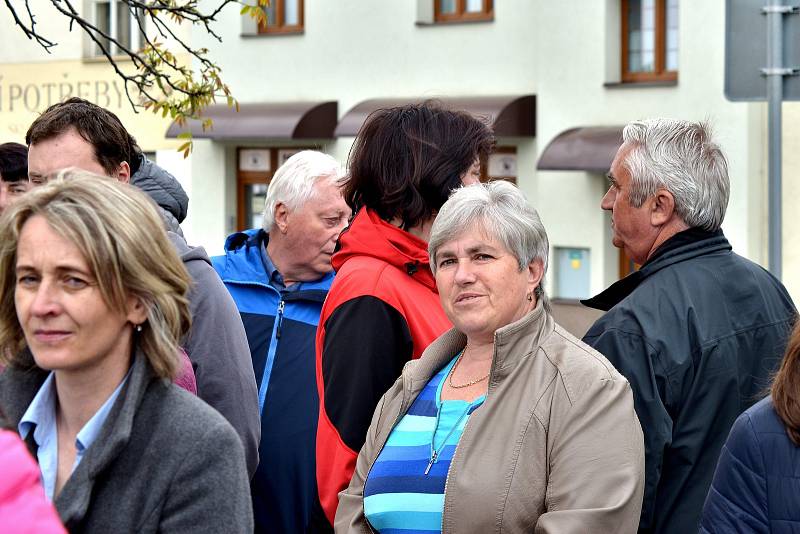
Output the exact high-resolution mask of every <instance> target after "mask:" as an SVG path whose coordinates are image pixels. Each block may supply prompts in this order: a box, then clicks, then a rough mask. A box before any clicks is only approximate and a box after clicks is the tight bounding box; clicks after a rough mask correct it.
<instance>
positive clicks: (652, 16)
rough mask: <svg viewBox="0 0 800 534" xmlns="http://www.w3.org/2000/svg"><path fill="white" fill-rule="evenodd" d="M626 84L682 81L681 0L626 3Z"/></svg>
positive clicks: (624, 55)
mask: <svg viewBox="0 0 800 534" xmlns="http://www.w3.org/2000/svg"><path fill="white" fill-rule="evenodd" d="M621 48H622V81H623V82H648V81H673V80H677V79H678V0H622V47H621Z"/></svg>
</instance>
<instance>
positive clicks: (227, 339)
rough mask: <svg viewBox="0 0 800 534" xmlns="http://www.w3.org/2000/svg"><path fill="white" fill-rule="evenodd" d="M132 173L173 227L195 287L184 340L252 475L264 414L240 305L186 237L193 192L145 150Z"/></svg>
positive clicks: (201, 392) (205, 393) (200, 389)
mask: <svg viewBox="0 0 800 534" xmlns="http://www.w3.org/2000/svg"><path fill="white" fill-rule="evenodd" d="M138 163H139V166H138V168H137V169H136V172H134V173H133V175H132V176H131V185H134V186H136V187H138V188H139V189H141V190H142V191H144V192H145V193H147V195H148V196H150V198H152V199H153V200H154V201H155V202H156V204H158V206H159V207H160V208H161V216H162V218H163V219H164V224H165V226H166V227H167V229H168V232H167V236H168V237H169V238H170V240H171V241H172V244H173V245H175V248H176V249H177V251H178V255H179V256H180V257H181V259H182V260H183V264H184V266H185V267H186V270H188V271H189V274H190V275H191V277H192V280H193V282H194V287H193V289H192V291H191V293H190V294H189V305H190V306H191V311H192V330H191V332H190V334H189V337H188V338H187V339H185V340H184V341H183V348H184V349H186V352H187V354H188V355H189V359H190V360H191V361H192V366H193V367H194V372H195V377H196V379H197V395H198V396H199V397H200V398H201V399H203V400H204V401H206V402H207V403H208V404H210V405H211V407H212V408H215V409H216V410H217V411H218V412H219V413H221V414H222V415H223V416H224V417H225V418H226V419H227V420H228V422H229V423H230V424H231V425H233V428H234V429H235V430H236V432H237V433H238V434H239V438H241V440H242V444H243V445H244V451H245V459H246V460H247V472H248V473H249V474H250V476H251V477H252V476H253V474H254V473H255V472H256V467H257V466H258V443H259V441H260V439H261V420H260V417H259V413H258V389H257V388H256V379H255V375H254V374H253V364H252V363H251V362H250V347H249V345H248V344H247V335H246V334H245V331H244V326H242V321H241V319H240V317H239V311H238V310H237V309H236V305H235V304H234V303H233V299H232V298H231V296H230V294H229V293H228V291H227V290H226V289H225V286H224V285H223V284H222V281H221V280H220V279H219V276H217V273H216V272H215V271H214V268H213V267H211V260H210V259H209V257H208V254H206V251H205V250H204V249H203V248H201V247H197V248H195V247H191V246H189V245H187V244H186V241H185V240H184V239H183V232H182V231H181V227H180V223H181V222H182V221H183V220H184V219H185V218H186V213H187V210H188V209H189V197H188V196H187V195H186V192H185V191H184V190H183V187H181V184H180V183H179V182H178V180H177V179H176V178H175V177H174V176H172V175H171V174H170V173H168V172H167V171H166V170H164V169H162V168H161V167H159V166H158V165H156V164H155V163H153V162H152V161H150V160H149V159H147V158H146V157H144V156H140V158H139V162H138Z"/></svg>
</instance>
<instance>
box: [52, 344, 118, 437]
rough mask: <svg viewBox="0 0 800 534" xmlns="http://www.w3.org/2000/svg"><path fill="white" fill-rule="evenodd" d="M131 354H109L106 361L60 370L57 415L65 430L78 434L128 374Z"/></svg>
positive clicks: (58, 374) (56, 378) (57, 383)
mask: <svg viewBox="0 0 800 534" xmlns="http://www.w3.org/2000/svg"><path fill="white" fill-rule="evenodd" d="M130 365H131V358H130V355H129V356H128V357H127V358H112V357H106V359H105V361H104V362H103V364H101V365H99V366H97V367H95V368H93V369H91V370H81V371H75V372H71V371H56V372H55V386H56V398H57V408H56V417H57V419H58V421H59V424H61V423H63V424H64V425H65V430H66V431H67V432H69V433H70V434H72V435H77V434H78V432H80V430H81V428H83V427H84V426H85V425H86V423H87V422H89V419H91V418H92V416H94V414H96V413H97V410H99V409H100V407H101V406H102V405H103V403H105V402H106V400H108V398H109V397H110V396H111V394H112V393H113V392H114V390H115V389H117V386H119V384H120V382H122V380H123V379H124V378H125V375H126V374H127V373H128V369H129V368H130Z"/></svg>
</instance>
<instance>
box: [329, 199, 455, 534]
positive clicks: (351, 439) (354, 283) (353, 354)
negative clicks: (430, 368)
mask: <svg viewBox="0 0 800 534" xmlns="http://www.w3.org/2000/svg"><path fill="white" fill-rule="evenodd" d="M339 242H340V247H341V248H340V250H339V251H338V252H337V253H336V254H334V256H333V258H332V263H333V267H334V269H335V270H336V278H335V279H334V281H333V285H332V286H331V289H330V292H329V293H328V298H327V300H326V301H325V304H324V305H323V307H322V315H321V317H320V321H319V327H318V329H317V343H316V358H317V389H318V391H319V399H320V415H319V425H318V428H317V486H318V491H319V497H320V504H321V505H322V509H323V511H324V515H325V518H326V519H327V521H328V523H329V524H333V518H334V516H335V514H336V507H337V505H338V503H339V498H338V493H339V492H340V491H342V490H343V489H345V488H346V487H347V485H348V484H349V482H350V478H351V477H352V475H353V470H354V469H355V463H356V458H357V456H358V451H359V450H360V449H361V446H362V445H363V444H364V440H365V438H366V434H367V429H368V428H369V423H370V420H371V419H372V414H373V412H374V410H375V406H376V405H377V404H378V401H379V400H380V398H381V396H382V395H383V394H384V393H385V392H386V390H387V389H389V387H390V386H391V385H392V384H393V383H394V382H395V380H397V377H398V376H400V372H401V371H402V369H403V366H404V365H405V363H406V362H407V361H409V360H410V359H412V358H419V357H420V355H421V354H422V352H423V350H425V348H426V347H427V346H428V345H429V344H430V343H431V342H432V341H433V340H434V339H436V338H437V337H439V336H440V335H441V334H442V333H444V332H445V331H446V330H448V329H449V328H450V327H451V324H450V321H449V320H448V319H447V317H446V316H445V314H444V311H443V310H442V306H441V304H440V302H439V294H438V292H437V291H436V283H435V281H434V278H433V274H432V273H431V269H430V264H429V262H428V250H427V248H428V244H427V243H426V242H425V241H423V240H421V239H419V238H417V237H416V236H414V235H412V234H410V233H408V232H406V231H404V230H401V229H400V228H397V227H395V226H393V225H391V224H389V223H387V222H386V221H384V220H382V219H381V218H380V217H378V215H377V214H376V213H375V212H373V211H371V210H369V209H367V208H362V209H361V211H359V212H358V214H357V215H356V217H355V218H354V219H353V222H352V223H351V224H350V227H349V228H348V229H347V230H346V231H345V232H344V233H342V236H341V238H340V241H339ZM328 528H330V526H328Z"/></svg>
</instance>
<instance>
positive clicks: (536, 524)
mask: <svg viewBox="0 0 800 534" xmlns="http://www.w3.org/2000/svg"><path fill="white" fill-rule="evenodd" d="M465 345H466V337H465V336H464V335H463V334H462V333H460V332H459V331H457V330H455V329H453V330H450V331H449V332H446V333H445V334H443V335H442V336H441V337H439V338H438V339H437V340H436V341H434V342H433V343H432V344H431V345H430V346H429V347H428V348H427V349H426V350H425V352H424V353H423V354H422V357H421V358H420V359H419V360H412V361H411V362H409V363H407V364H406V366H405V368H404V369H403V374H402V376H401V377H400V378H399V379H398V380H397V382H396V383H395V384H394V386H392V387H391V388H390V389H389V391H388V392H387V393H386V394H385V395H384V396H383V398H382V399H381V401H380V403H379V404H378V408H377V409H376V410H375V415H374V417H373V420H372V424H371V425H370V427H369V431H368V432H367V439H366V443H365V444H364V447H363V448H362V449H361V452H360V453H359V455H358V460H357V462H356V469H355V473H354V475H353V479H352V480H351V482H350V486H349V487H348V488H347V489H346V490H345V491H343V492H341V493H340V494H339V507H338V509H337V510H336V522H335V528H336V532H337V533H342V532H370V528H369V525H368V524H367V521H366V519H365V517H364V498H363V492H364V482H365V479H366V478H367V475H368V473H369V470H370V468H371V466H372V464H373V463H374V462H375V459H376V458H377V456H378V454H379V453H380V451H381V449H382V448H383V446H384V444H385V443H386V439H387V438H388V437H389V433H390V432H391V430H392V428H393V427H394V426H395V425H396V424H397V422H398V421H399V420H400V417H402V415H404V414H405V413H406V411H407V410H408V409H409V407H410V406H411V403H412V402H413V401H414V399H415V398H416V397H417V395H419V393H420V392H421V391H422V389H423V388H424V387H425V384H427V382H428V380H430V378H431V377H432V376H433V375H435V374H436V373H437V372H438V371H439V370H440V369H441V368H442V367H443V366H444V365H445V364H446V363H447V362H449V361H450V360H451V359H452V358H453V357H454V356H455V355H456V354H457V353H458V352H459V351H460V350H462V349H463V348H464V346H465ZM494 346H495V352H494V356H493V361H492V367H491V371H490V375H489V385H488V391H487V393H486V401H485V402H484V404H483V406H481V408H480V409H478V410H476V411H475V412H474V413H473V414H472V415H471V416H470V418H469V420H468V421H467V425H466V427H465V428H464V433H463V434H462V436H461V439H460V441H459V443H458V446H457V448H456V451H455V454H454V456H453V460H452V463H451V464H450V470H449V472H448V474H447V483H446V491H445V498H444V510H443V515H442V532H443V533H449V532H452V533H462V532H464V533H466V532H480V533H487V534H488V533H491V532H496V533H500V532H503V533H516V532H520V533H522V532H536V533H538V534H545V533H549V534H556V533H558V534H569V533H581V534H582V533H585V532H602V533H606V532H608V533H611V532H613V533H619V534H624V533H629V532H636V529H637V526H638V524H639V513H640V511H641V506H642V494H643V491H644V442H643V438H642V430H641V427H640V426H639V421H638V419H637V418H636V413H635V412H634V410H633V394H632V393H631V388H630V385H629V384H628V381H627V380H625V378H624V377H622V376H621V375H620V374H619V373H618V372H617V371H616V370H615V369H614V368H613V367H612V366H611V364H609V363H608V361H607V360H606V359H605V358H604V357H603V356H602V355H601V354H600V353H598V352H596V351H594V350H592V349H591V348H590V347H588V346H587V345H585V344H583V343H581V342H580V341H578V340H577V339H575V338H574V337H572V336H571V335H570V334H568V333H567V332H566V331H565V330H563V329H562V328H561V327H560V326H558V325H556V324H555V323H554V322H553V319H552V317H551V316H550V315H549V314H548V313H547V312H545V310H544V309H543V307H542V305H541V304H539V306H537V308H536V309H535V310H533V311H532V312H530V313H529V314H528V315H526V316H525V317H523V318H522V319H520V320H519V321H517V322H515V323H512V324H510V325H507V326H505V327H503V328H500V329H498V330H497V332H495V336H494Z"/></svg>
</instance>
